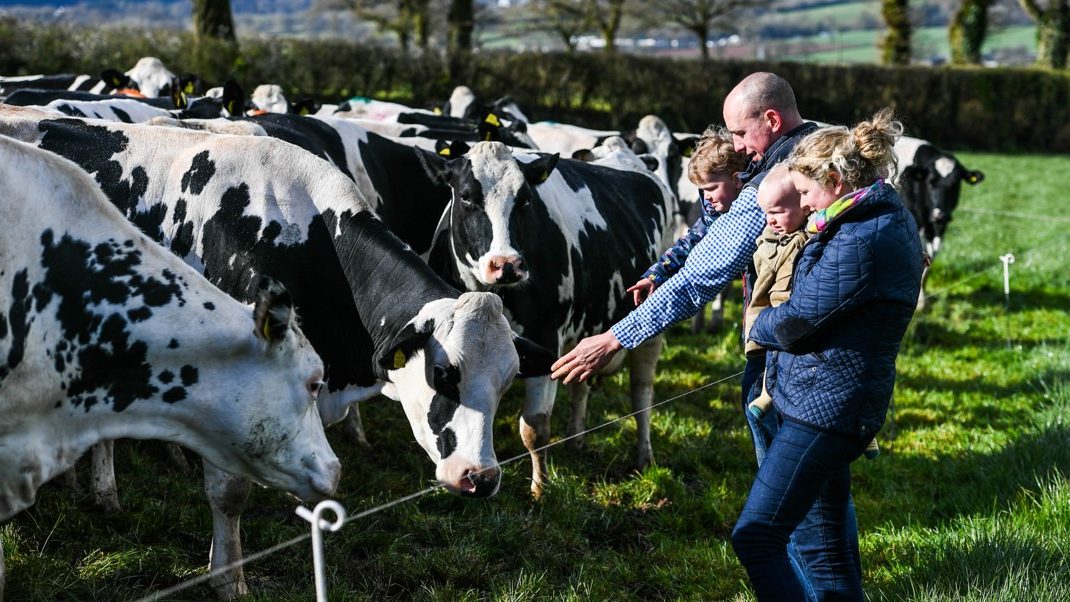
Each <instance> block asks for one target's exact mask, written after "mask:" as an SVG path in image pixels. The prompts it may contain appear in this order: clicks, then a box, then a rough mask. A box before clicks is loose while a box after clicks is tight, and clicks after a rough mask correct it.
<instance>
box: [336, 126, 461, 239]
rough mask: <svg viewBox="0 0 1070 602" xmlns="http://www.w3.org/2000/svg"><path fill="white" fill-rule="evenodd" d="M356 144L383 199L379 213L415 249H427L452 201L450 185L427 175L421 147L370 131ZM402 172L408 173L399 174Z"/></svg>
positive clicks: (365, 166) (377, 209) (377, 211)
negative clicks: (403, 175) (364, 138)
mask: <svg viewBox="0 0 1070 602" xmlns="http://www.w3.org/2000/svg"><path fill="white" fill-rule="evenodd" d="M357 146H358V148H359V149H360V158H361V162H363V164H364V169H365V171H366V172H367V173H368V178H369V179H370V180H371V182H372V186H374V187H375V192H376V193H377V194H378V195H379V198H380V199H381V202H379V203H377V205H378V206H377V208H376V213H377V214H378V215H379V217H381V218H382V220H383V222H384V223H386V225H387V227H389V228H390V230H391V231H392V232H394V233H395V234H397V235H398V237H399V238H401V240H403V241H405V242H406V243H408V245H409V246H410V247H412V249H413V250H414V251H416V252H417V253H424V252H426V251H427V250H428V249H429V248H430V247H431V239H432V238H433V237H434V234H435V227H436V226H437V225H438V220H439V218H440V217H441V216H442V212H443V211H444V210H445V209H446V204H447V203H449V201H450V189H449V187H447V186H442V185H440V184H438V183H436V182H435V181H434V180H432V179H431V177H430V176H428V174H427V173H426V172H425V171H424V168H423V166H422V165H421V164H420V159H419V157H418V156H417V153H418V152H419V150H418V149H415V148H412V147H409V146H406V145H404V144H399V143H397V142H394V141H393V140H390V139H387V138H384V137H382V136H379V135H378V134H375V133H371V132H369V133H368V139H367V141H366V142H364V141H361V142H358V145H357ZM399 173H403V174H405V177H404V178H399V177H397V176H396V174H399ZM368 200H369V201H372V202H375V199H368Z"/></svg>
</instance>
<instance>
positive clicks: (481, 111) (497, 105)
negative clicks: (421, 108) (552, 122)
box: [438, 86, 531, 123]
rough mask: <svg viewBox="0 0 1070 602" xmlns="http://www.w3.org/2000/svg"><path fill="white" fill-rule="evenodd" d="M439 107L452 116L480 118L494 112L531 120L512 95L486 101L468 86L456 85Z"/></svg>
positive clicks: (503, 115)
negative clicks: (490, 101) (447, 98)
mask: <svg viewBox="0 0 1070 602" xmlns="http://www.w3.org/2000/svg"><path fill="white" fill-rule="evenodd" d="M438 108H439V110H440V111H442V113H443V114H444V115H449V116H450V117H461V118H465V119H479V118H480V117H481V116H484V115H486V114H488V113H494V114H496V115H500V116H502V117H504V118H506V119H509V120H511V121H522V122H524V123H530V122H531V120H530V119H528V116H527V115H525V114H524V112H523V111H522V110H521V109H520V106H519V105H517V103H516V101H515V100H513V99H512V98H511V97H509V96H503V97H502V98H499V99H498V100H496V101H494V102H492V103H484V102H482V101H480V100H479V99H478V98H477V97H476V95H475V93H474V92H472V89H471V88H469V87H468V86H457V87H455V88H454V89H453V92H452V93H450V98H449V100H447V101H446V102H445V103H443V104H442V105H440V106H439V107H438Z"/></svg>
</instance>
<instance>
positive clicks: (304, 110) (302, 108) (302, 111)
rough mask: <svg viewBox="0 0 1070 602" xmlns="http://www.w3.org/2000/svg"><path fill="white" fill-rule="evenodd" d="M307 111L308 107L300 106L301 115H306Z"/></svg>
mask: <svg viewBox="0 0 1070 602" xmlns="http://www.w3.org/2000/svg"><path fill="white" fill-rule="evenodd" d="M308 113H309V111H308V109H306V108H305V107H301V114H302V115H308Z"/></svg>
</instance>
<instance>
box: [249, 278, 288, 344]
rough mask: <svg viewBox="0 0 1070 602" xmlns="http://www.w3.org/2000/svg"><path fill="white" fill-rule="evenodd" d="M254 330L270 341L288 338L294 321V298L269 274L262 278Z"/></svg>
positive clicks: (257, 334)
mask: <svg viewBox="0 0 1070 602" xmlns="http://www.w3.org/2000/svg"><path fill="white" fill-rule="evenodd" d="M253 323H254V325H255V326H254V329H253V332H254V334H256V336H257V337H258V338H260V339H263V340H265V341H267V342H268V343H276V342H278V341H281V340H282V339H284V338H286V333H287V331H289V330H290V328H291V326H292V325H293V323H294V309H293V299H292V298H291V297H290V292H289V291H287V290H286V287H284V286H283V285H282V284H281V283H280V282H279V281H277V280H275V279H274V278H270V277H268V276H264V277H262V278H260V283H259V284H258V285H257V291H256V306H255V307H254V309H253Z"/></svg>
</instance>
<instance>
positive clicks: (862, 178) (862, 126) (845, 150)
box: [788, 108, 903, 190]
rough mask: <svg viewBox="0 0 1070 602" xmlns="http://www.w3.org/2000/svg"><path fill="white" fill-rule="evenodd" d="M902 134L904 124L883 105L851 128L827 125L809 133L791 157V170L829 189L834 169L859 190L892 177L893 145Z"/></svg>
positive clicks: (853, 188) (848, 184)
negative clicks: (872, 114)
mask: <svg viewBox="0 0 1070 602" xmlns="http://www.w3.org/2000/svg"><path fill="white" fill-rule="evenodd" d="M902 134H903V124H901V123H899V122H898V121H896V120H895V118H894V115H893V114H892V110H891V109H888V108H884V109H881V110H880V111H877V114H876V115H874V116H873V117H872V118H871V119H870V120H869V121H862V122H860V123H859V124H858V125H856V126H854V127H853V128H852V129H850V130H848V129H847V128H845V127H824V128H821V129H819V130H817V131H815V132H812V133H810V134H808V135H807V136H806V137H805V138H803V139H802V140H800V141H799V144H798V146H796V147H795V150H793V151H792V152H791V155H790V156H789V157H788V169H790V170H791V171H797V172H799V173H801V174H802V175H804V176H806V177H808V178H810V179H812V180H814V181H815V182H817V183H818V184H820V185H821V186H823V187H826V188H827V187H830V186H832V185H833V182H832V177H831V175H830V174H832V173H833V172H835V173H836V174H838V175H839V177H840V179H841V180H842V181H843V183H844V184H845V185H846V187H847V189H848V190H857V189H859V188H862V187H864V186H868V185H869V184H872V183H873V181H874V180H876V179H877V178H878V177H888V176H889V172H890V170H892V169H894V166H895V151H894V150H893V147H894V146H895V141H896V140H898V139H899V137H900V136H901V135H902Z"/></svg>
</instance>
